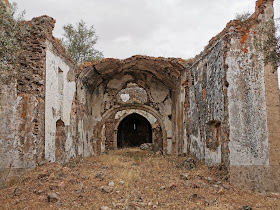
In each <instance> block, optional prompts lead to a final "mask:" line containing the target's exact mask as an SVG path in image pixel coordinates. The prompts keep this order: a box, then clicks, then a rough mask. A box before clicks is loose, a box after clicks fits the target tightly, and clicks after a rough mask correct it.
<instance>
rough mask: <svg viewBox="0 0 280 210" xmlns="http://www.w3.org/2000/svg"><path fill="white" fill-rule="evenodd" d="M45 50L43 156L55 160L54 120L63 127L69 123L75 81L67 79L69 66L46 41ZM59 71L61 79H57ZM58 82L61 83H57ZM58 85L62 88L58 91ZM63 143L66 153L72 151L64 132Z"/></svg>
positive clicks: (69, 137)
mask: <svg viewBox="0 0 280 210" xmlns="http://www.w3.org/2000/svg"><path fill="white" fill-rule="evenodd" d="M46 44H47V51H46V99H45V158H46V160H49V161H55V134H56V121H57V120H59V119H61V120H62V121H63V122H64V125H65V127H67V126H69V125H70V113H71V106H72V102H73V99H74V94H75V91H76V84H75V82H69V81H68V79H67V75H68V72H69V70H70V68H69V66H68V65H67V64H66V63H65V62H64V60H63V59H62V58H61V57H60V56H58V55H56V54H55V53H54V52H53V46H52V44H51V43H50V42H48V41H47V43H46ZM59 71H60V72H61V71H62V72H61V73H60V74H62V79H61V80H60V81H59V79H58V74H59ZM59 82H60V83H61V82H62V84H63V85H59ZM59 86H60V87H61V86H62V90H61V91H59ZM66 136H67V140H66V144H65V148H66V150H68V151H67V152H68V153H74V149H73V147H72V143H73V142H72V138H71V136H70V135H69V134H68V135H67V133H66Z"/></svg>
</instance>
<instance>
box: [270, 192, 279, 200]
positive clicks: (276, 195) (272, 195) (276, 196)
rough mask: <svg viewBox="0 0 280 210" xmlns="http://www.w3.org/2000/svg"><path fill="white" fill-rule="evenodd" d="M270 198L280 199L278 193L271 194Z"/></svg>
mask: <svg viewBox="0 0 280 210" xmlns="http://www.w3.org/2000/svg"><path fill="white" fill-rule="evenodd" d="M270 197H271V198H277V199H280V194H279V193H271V194H270Z"/></svg>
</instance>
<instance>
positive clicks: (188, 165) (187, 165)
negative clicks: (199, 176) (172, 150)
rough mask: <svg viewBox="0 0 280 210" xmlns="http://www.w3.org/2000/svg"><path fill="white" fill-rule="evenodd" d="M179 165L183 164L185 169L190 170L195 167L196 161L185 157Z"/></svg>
mask: <svg viewBox="0 0 280 210" xmlns="http://www.w3.org/2000/svg"><path fill="white" fill-rule="evenodd" d="M180 165H181V166H184V167H185V168H186V169H187V170H191V169H193V168H195V167H196V162H195V160H194V159H191V158H187V159H186V160H184V161H183V162H182V163H181V164H180Z"/></svg>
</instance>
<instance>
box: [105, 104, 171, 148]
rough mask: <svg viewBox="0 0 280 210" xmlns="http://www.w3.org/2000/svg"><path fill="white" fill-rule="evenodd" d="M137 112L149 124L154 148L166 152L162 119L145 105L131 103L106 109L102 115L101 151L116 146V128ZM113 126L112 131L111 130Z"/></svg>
mask: <svg viewBox="0 0 280 210" xmlns="http://www.w3.org/2000/svg"><path fill="white" fill-rule="evenodd" d="M132 114H138V115H140V116H142V117H143V118H145V119H146V120H147V121H148V122H149V123H150V125H151V128H152V143H153V144H154V146H155V150H162V151H163V152H164V153H166V146H167V134H166V130H165V126H164V124H163V121H162V120H161V117H160V115H159V114H158V113H157V112H156V110H154V109H152V108H151V107H149V106H145V105H131V106H129V107H126V106H122V107H115V108H113V109H111V110H109V111H107V112H106V113H105V114H104V115H103V120H102V122H101V124H102V125H103V126H102V131H101V145H100V148H103V149H102V150H101V152H104V151H105V148H107V149H116V148H118V129H119V126H120V124H121V122H122V121H123V120H124V119H125V118H126V117H127V116H129V115H132ZM112 128H113V132H112Z"/></svg>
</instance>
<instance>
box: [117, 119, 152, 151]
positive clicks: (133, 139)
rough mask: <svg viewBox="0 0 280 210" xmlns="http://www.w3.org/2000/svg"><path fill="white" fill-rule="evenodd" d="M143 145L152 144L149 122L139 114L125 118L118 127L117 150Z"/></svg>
mask: <svg viewBox="0 0 280 210" xmlns="http://www.w3.org/2000/svg"><path fill="white" fill-rule="evenodd" d="M143 143H152V127H151V124H150V123H149V121H148V120H147V119H146V118H144V117H142V116H141V115H139V114H131V115H129V116H127V117H125V118H124V119H123V120H122V122H121V123H120V125H119V127H118V148H123V147H137V146H140V145H141V144H143Z"/></svg>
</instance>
